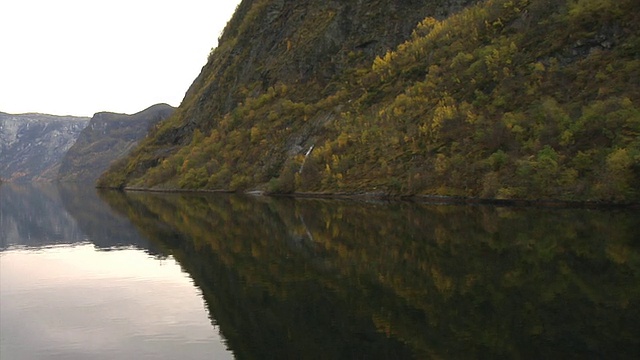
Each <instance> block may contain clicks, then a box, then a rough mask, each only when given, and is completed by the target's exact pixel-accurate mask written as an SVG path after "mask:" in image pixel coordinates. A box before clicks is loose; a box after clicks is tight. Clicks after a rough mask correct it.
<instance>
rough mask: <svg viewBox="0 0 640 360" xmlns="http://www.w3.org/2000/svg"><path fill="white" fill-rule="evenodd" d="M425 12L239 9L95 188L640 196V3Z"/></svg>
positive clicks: (497, 3) (519, 4)
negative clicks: (178, 93)
mask: <svg viewBox="0 0 640 360" xmlns="http://www.w3.org/2000/svg"><path fill="white" fill-rule="evenodd" d="M428 3H429V4H428V5H424V4H422V2H418V1H415V2H408V3H406V4H405V3H403V4H402V5H400V4H399V3H396V2H394V1H372V2H367V3H366V4H361V3H360V2H358V1H343V2H339V3H338V2H320V1H311V2H307V3H306V4H299V3H294V2H289V1H268V0H262V1H243V2H242V3H241V4H240V6H239V7H238V9H237V11H236V14H235V15H234V17H233V18H232V19H231V21H230V22H229V24H228V25H227V28H226V29H225V32H224V33H223V35H222V36H221V38H220V45H219V47H218V48H217V49H215V50H214V51H213V52H212V54H211V56H210V59H209V62H208V63H207V65H206V66H205V67H204V68H203V70H202V73H201V74H200V76H199V77H198V78H197V79H196V80H195V82H194V84H193V85H192V87H191V88H190V89H189V91H188V92H187V94H186V96H185V99H184V101H183V103H182V105H181V106H180V108H179V109H178V110H177V111H176V113H175V114H174V115H173V116H172V117H171V118H170V119H169V120H168V121H165V122H163V123H162V124H161V125H159V126H158V127H157V128H156V129H155V131H154V133H153V134H152V136H151V137H150V138H148V140H147V141H145V142H144V143H143V144H142V145H141V146H140V147H139V148H138V149H136V151H134V152H133V153H132V155H131V156H129V157H128V158H126V159H123V160H122V161H120V162H119V163H118V164H117V165H116V166H114V167H112V168H111V170H110V171H109V172H107V173H106V174H105V175H104V176H103V177H102V178H101V180H100V181H99V186H106V187H145V188H186V189H225V190H246V189H260V190H266V191H268V192H287V193H288V192H321V193H337V192H340V193H344V192H346V193H354V192H355V193H359V192H373V193H381V194H389V195H413V194H424V195H451V196H465V197H482V198H500V199H562V200H604V201H616V202H637V201H638V200H640V81H639V79H640V25H639V24H640V11H639V7H638V5H637V2H636V0H621V1H610V0H570V1H569V0H565V1H562V0H559V1H550V0H490V1H483V2H479V3H478V4H474V5H469V6H468V7H463V5H465V4H470V3H472V2H471V1H467V2H464V1H430V2H428ZM349 19H353V21H352V22H350V21H349ZM406 29H408V30H406ZM403 31H404V32H403Z"/></svg>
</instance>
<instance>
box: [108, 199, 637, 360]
mask: <svg viewBox="0 0 640 360" xmlns="http://www.w3.org/2000/svg"><path fill="white" fill-rule="evenodd" d="M102 197H103V199H104V200H106V201H107V202H108V203H109V204H110V205H111V206H112V207H113V208H114V209H116V210H117V211H119V212H121V213H123V214H126V215H127V216H128V217H129V218H130V219H131V220H132V222H133V223H134V224H135V225H136V226H137V227H138V229H139V231H141V232H142V233H144V234H145V236H147V237H148V238H149V239H150V240H151V241H152V242H154V243H156V244H159V246H163V247H165V248H166V251H168V252H170V253H172V254H173V255H174V256H175V257H176V259H178V260H179V261H180V263H181V264H182V266H183V267H184V268H185V269H186V271H188V272H189V273H190V274H191V276H192V277H193V278H194V279H195V281H196V284H197V285H198V286H199V287H200V288H201V289H202V292H203V295H204V298H205V301H206V303H207V305H208V308H209V313H210V316H211V318H212V322H213V323H214V324H215V325H217V326H219V327H220V330H221V332H222V334H223V335H224V336H225V338H226V339H227V342H228V346H229V347H230V348H231V349H232V350H233V352H234V353H235V354H236V356H237V357H238V358H260V357H264V356H265V354H270V357H273V358H334V359H335V358H468V357H487V358H495V357H508V358H559V357H566V358H585V357H587V358H593V357H609V356H611V355H614V357H616V358H631V357H636V356H637V355H639V354H640V339H639V338H638V336H637V334H638V333H640V325H639V324H640V312H639V309H640V255H639V251H638V246H639V244H638V240H639V239H640V228H639V227H638V220H637V219H638V218H640V217H639V216H638V215H640V214H639V213H638V212H637V211H634V210H624V211H622V210H588V209H548V208H508V207H492V206H442V205H426V204H413V203H406V202H397V203H375V202H373V203H366V202H356V201H336V200H331V201H330V200H319V199H290V198H282V199H280V198H252V197H243V196H238V195H218V194H216V195H196V194H151V193H126V194H125V193H120V192H104V193H102Z"/></svg>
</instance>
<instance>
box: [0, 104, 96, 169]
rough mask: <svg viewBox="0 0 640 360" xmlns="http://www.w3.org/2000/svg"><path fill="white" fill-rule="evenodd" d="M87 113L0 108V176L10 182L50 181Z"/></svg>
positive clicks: (72, 142)
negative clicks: (15, 111)
mask: <svg viewBox="0 0 640 360" xmlns="http://www.w3.org/2000/svg"><path fill="white" fill-rule="evenodd" d="M88 123H89V118H88V117H76V116H56V115H47V114H36V113H29V114H18V115H13V114H7V113H3V112H0V178H2V179H5V180H7V181H12V182H28V181H52V180H55V179H56V177H57V175H58V167H59V164H60V160H61V159H62V157H63V156H64V154H65V153H66V152H67V150H69V149H70V148H71V146H73V144H74V143H75V141H76V139H77V138H78V136H79V135H80V132H81V131H82V129H84V128H85V126H87V124H88Z"/></svg>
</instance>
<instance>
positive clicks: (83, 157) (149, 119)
mask: <svg viewBox="0 0 640 360" xmlns="http://www.w3.org/2000/svg"><path fill="white" fill-rule="evenodd" d="M174 110H175V109H174V108H173V107H172V106H170V105H167V104H156V105H153V106H151V107H149V108H147V109H145V110H142V111H140V112H138V113H136V114H133V115H128V114H116V113H110V112H100V113H96V114H95V115H94V116H93V117H92V118H91V120H90V121H89V124H88V125H87V126H86V127H85V128H84V129H83V130H82V132H81V133H80V135H79V136H78V138H77V140H76V142H75V143H74V144H73V146H72V147H71V148H70V149H69V150H68V151H67V152H66V154H65V155H64V157H63V158H62V160H61V164H60V170H59V174H58V180H60V181H62V182H92V183H93V182H95V180H96V179H97V178H98V177H99V176H100V174H102V173H103V172H104V171H105V170H106V169H107V168H108V167H109V165H110V164H111V162H113V161H115V160H117V159H119V158H121V157H123V156H125V155H126V154H128V152H129V151H131V149H132V148H133V147H134V146H135V145H136V144H137V143H138V141H139V140H140V139H142V138H144V137H145V136H146V135H147V133H148V132H149V129H150V128H151V127H153V126H154V125H155V124H157V123H158V122H160V121H162V120H164V119H166V118H167V117H169V116H170V115H171V114H172V113H173V111H174Z"/></svg>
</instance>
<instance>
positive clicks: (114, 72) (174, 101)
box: [0, 0, 240, 116]
mask: <svg viewBox="0 0 640 360" xmlns="http://www.w3.org/2000/svg"><path fill="white" fill-rule="evenodd" d="M239 2H240V0H225V1H215V0H173V1H169V0H0V111H2V112H7V113H12V114H19V113H25V112H40V113H47V114H54V115H78V116H91V115H93V114H94V113H96V112H99V111H112V112H120V113H128V114H132V113H135V112H138V111H140V110H143V109H145V108H147V107H149V106H151V105H153V104H156V103H161V102H164V103H168V104H170V105H173V106H178V105H179V104H180V101H182V98H183V96H184V93H185V92H186V91H187V88H188V87H189V85H191V82H192V81H193V80H194V79H195V77H196V76H197V75H198V74H199V73H200V69H201V68H202V66H203V65H204V64H205V63H206V61H207V56H208V54H209V52H210V50H211V48H212V47H215V46H217V41H218V36H219V35H220V33H221V32H222V29H223V28H224V26H225V25H226V24H227V21H228V20H229V19H230V18H231V15H232V14H233V12H234V10H235V8H236V6H237V4H238V3H239Z"/></svg>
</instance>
